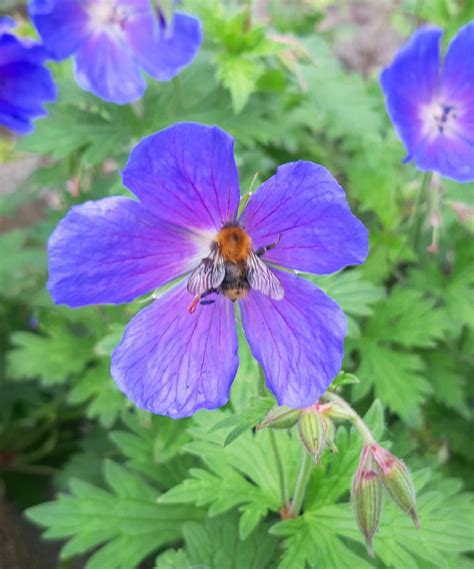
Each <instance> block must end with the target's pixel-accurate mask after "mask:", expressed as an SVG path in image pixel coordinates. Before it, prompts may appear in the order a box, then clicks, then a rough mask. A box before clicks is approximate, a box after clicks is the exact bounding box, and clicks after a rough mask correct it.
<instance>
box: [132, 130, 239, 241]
mask: <svg viewBox="0 0 474 569" xmlns="http://www.w3.org/2000/svg"><path fill="white" fill-rule="evenodd" d="M233 149H234V139H233V138H232V137H231V136H229V135H228V134H226V133H225V132H224V131H223V130H221V129H220V128H218V127H216V126H214V127H209V126H204V125H199V124H194V123H179V124H176V125H173V126H171V127H169V128H167V129H165V130H162V131H161V132H158V133H156V134H152V135H151V136H148V137H146V138H144V139H143V140H142V141H141V142H140V143H139V144H138V145H137V146H136V147H135V148H134V149H133V151H132V153H131V155H130V158H129V160H128V163H127V166H126V168H125V170H124V172H123V182H124V184H125V185H126V186H127V187H128V188H129V189H130V190H131V191H132V192H133V193H134V194H135V195H136V196H137V197H138V198H139V199H140V200H141V201H142V202H143V204H144V205H145V206H146V207H148V208H150V209H152V210H153V211H154V212H155V213H156V215H157V216H158V217H160V219H162V220H164V221H166V222H169V223H172V224H175V225H177V226H180V227H187V228H189V229H194V230H197V231H203V230H204V231H209V230H213V231H215V230H219V229H220V228H221V227H222V225H223V224H224V223H225V222H226V221H232V220H235V217H236V215H237V209H238V206H239V199H240V197H239V195H240V192H239V179H238V173H237V168H236V165H235V161H234V153H233Z"/></svg>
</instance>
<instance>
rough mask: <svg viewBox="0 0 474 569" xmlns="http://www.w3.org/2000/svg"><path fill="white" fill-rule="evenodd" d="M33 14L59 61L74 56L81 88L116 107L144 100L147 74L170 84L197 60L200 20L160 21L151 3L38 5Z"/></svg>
mask: <svg viewBox="0 0 474 569" xmlns="http://www.w3.org/2000/svg"><path fill="white" fill-rule="evenodd" d="M30 14H31V17H32V19H33V22H34V23H35V25H36V27H37V29H38V32H39V33H40V35H41V37H42V38H43V42H44V44H45V46H46V47H47V49H48V50H49V52H50V54H51V56H52V57H53V58H54V59H57V60H61V59H64V58H66V57H69V56H70V55H72V54H74V56H75V64H76V79H77V81H78V83H79V85H80V86H81V87H82V88H83V89H85V90H87V91H91V92H92V93H94V94H95V95H97V96H98V97H100V98H102V99H105V100H106V101H111V102H112V103H117V104H124V103H129V102H131V101H135V100H136V99H139V98H140V97H141V96H142V95H143V93H144V92H145V89H146V82H145V79H144V77H143V74H142V70H144V71H146V72H147V73H149V74H150V75H152V76H153V77H155V79H158V80H159V81H168V80H170V79H172V78H173V77H175V76H176V75H177V74H178V73H179V72H180V71H181V69H183V68H184V67H186V66H187V65H189V64H190V63H191V61H192V60H193V59H194V57H195V55H196V54H197V52H198V49H199V46H200V45H201V39H202V38H201V26H200V23H199V20H197V19H196V18H193V17H192V16H188V15H187V14H181V13H178V12H177V13H175V14H174V17H173V20H172V22H169V23H167V22H165V20H164V18H163V17H160V18H156V17H155V13H154V11H153V8H152V7H151V4H150V0H32V1H31V2H30Z"/></svg>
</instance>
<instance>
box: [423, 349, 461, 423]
mask: <svg viewBox="0 0 474 569" xmlns="http://www.w3.org/2000/svg"><path fill="white" fill-rule="evenodd" d="M425 362H426V365H427V369H426V375H427V377H429V379H430V381H431V384H432V385H433V395H434V397H435V398H436V399H437V400H438V401H439V402H440V403H443V404H444V405H446V406H447V407H451V409H455V410H456V411H457V412H458V413H460V414H461V415H462V416H463V417H464V418H466V419H469V418H470V417H471V411H470V409H469V407H468V405H467V401H466V397H467V393H466V384H467V381H468V378H467V377H465V375H464V374H463V371H464V370H463V366H460V365H459V362H458V361H456V360H454V359H453V358H450V357H449V354H447V353H446V352H445V351H433V352H430V353H428V354H426V355H425Z"/></svg>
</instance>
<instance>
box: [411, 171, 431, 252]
mask: <svg viewBox="0 0 474 569" xmlns="http://www.w3.org/2000/svg"><path fill="white" fill-rule="evenodd" d="M432 179H433V172H425V173H424V174H423V178H422V180H421V186H420V189H419V190H418V193H417V194H416V197H415V205H414V206H413V211H412V214H411V217H410V221H409V231H410V236H409V243H408V244H409V245H410V246H412V247H413V246H415V245H416V242H417V241H418V236H419V233H420V229H421V225H422V222H421V209H422V207H421V204H422V202H423V196H424V195H426V196H427V197H429V195H428V192H429V190H430V187H431V181H432ZM427 201H428V203H429V202H430V200H427Z"/></svg>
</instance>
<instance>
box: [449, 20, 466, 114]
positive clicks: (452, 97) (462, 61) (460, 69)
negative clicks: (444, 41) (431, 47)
mask: <svg viewBox="0 0 474 569" xmlns="http://www.w3.org/2000/svg"><path fill="white" fill-rule="evenodd" d="M441 78H442V85H443V87H442V95H443V97H444V98H445V99H446V102H449V103H452V104H456V103H458V104H461V105H463V106H465V107H469V108H470V109H471V110H473V111H474V22H470V23H469V24H467V25H466V26H464V27H463V28H461V29H460V30H459V32H458V33H457V35H456V37H455V38H454V39H453V41H452V42H451V44H450V45H449V48H448V52H447V53H446V58H445V60H444V65H443V71H442V75H441Z"/></svg>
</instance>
